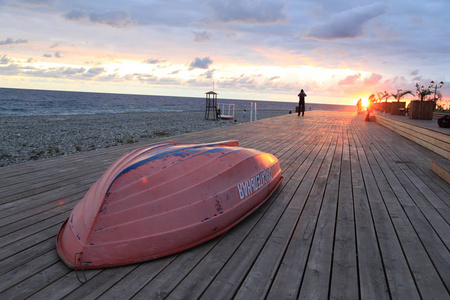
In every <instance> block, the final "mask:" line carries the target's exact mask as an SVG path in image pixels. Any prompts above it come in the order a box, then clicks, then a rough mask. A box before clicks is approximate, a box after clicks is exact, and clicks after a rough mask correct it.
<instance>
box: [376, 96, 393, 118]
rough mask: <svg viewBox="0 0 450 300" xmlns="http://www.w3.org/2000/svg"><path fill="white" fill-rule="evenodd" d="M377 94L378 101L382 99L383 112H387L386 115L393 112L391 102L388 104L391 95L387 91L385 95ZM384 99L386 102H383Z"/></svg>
mask: <svg viewBox="0 0 450 300" xmlns="http://www.w3.org/2000/svg"><path fill="white" fill-rule="evenodd" d="M377 94H378V99H380V102H381V103H382V104H381V111H382V112H385V113H390V112H391V102H387V101H388V99H389V98H390V97H391V95H390V94H389V93H388V92H386V91H384V93H383V92H381V93H377ZM383 99H385V100H386V101H385V102H382V101H383Z"/></svg>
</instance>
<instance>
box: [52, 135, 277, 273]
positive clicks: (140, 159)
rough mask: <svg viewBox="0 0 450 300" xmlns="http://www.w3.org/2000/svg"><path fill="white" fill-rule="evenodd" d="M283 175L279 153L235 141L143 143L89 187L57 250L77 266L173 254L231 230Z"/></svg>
mask: <svg viewBox="0 0 450 300" xmlns="http://www.w3.org/2000/svg"><path fill="white" fill-rule="evenodd" d="M281 179H282V177H281V170H280V166H279V163H278V159H277V158H276V157H275V156H273V155H271V154H269V153H262V152H260V151H257V150H253V149H246V148H240V147H238V145H237V141H231V142H222V143H217V144H174V143H169V144H155V145H151V146H148V147H145V148H141V149H138V150H135V151H133V152H131V153H129V154H126V155H124V156H123V157H121V158H120V159H119V160H118V161H116V162H115V163H114V164H113V165H112V166H111V167H110V168H109V169H108V170H107V171H106V172H105V173H104V174H103V175H102V176H101V177H100V179H99V180H98V181H97V182H96V183H95V184H94V185H93V186H92V187H91V188H90V189H89V191H88V192H87V194H86V196H85V197H84V199H83V200H82V201H80V202H79V203H78V204H77V206H76V207H75V208H74V209H73V211H72V213H71V215H70V217H69V218H68V220H67V221H66V222H65V223H64V224H63V225H62V227H61V229H60V230H59V232H58V236H57V250H58V253H59V255H60V257H61V259H62V260H63V261H64V262H65V263H66V264H67V265H68V266H69V267H71V268H74V269H94V268H105V267H112V266H119V265H126V264H131V263H136V262H141V261H146V260H151V259H155V258H158V257H162V256H166V255H169V254H173V253H176V252H179V251H182V250H185V249H188V248H191V247H193V246H196V245H198V244H200V243H203V242H205V241H207V240H209V239H212V238H214V237H216V236H217V235H220V234H221V233H223V232H225V231H227V230H229V229H230V228H231V227H233V226H234V225H236V224H237V223H239V222H240V221H241V220H242V219H244V218H245V217H246V216H247V215H248V214H250V213H251V212H252V211H254V210H255V209H256V208H257V207H259V206H260V205H261V204H262V203H263V202H264V201H265V200H266V199H267V198H268V197H269V196H270V195H271V193H272V192H273V191H274V190H275V189H276V187H277V186H278V185H279V183H280V181H281Z"/></svg>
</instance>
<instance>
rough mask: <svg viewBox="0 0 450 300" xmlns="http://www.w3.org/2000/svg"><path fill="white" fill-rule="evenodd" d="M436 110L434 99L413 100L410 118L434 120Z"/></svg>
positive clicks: (410, 107)
mask: <svg viewBox="0 0 450 300" xmlns="http://www.w3.org/2000/svg"><path fill="white" fill-rule="evenodd" d="M433 110H434V101H420V100H414V101H411V105H410V106H409V118H410V119H420V120H432V119H433Z"/></svg>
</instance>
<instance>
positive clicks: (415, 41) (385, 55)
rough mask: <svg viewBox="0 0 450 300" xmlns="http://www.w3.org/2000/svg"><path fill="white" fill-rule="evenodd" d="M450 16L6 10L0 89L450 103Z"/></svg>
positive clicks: (320, 3)
mask: <svg viewBox="0 0 450 300" xmlns="http://www.w3.org/2000/svg"><path fill="white" fill-rule="evenodd" d="M449 12H450V1H449V0H428V1H419V0H380V1H366V0H342V1H335V0H311V1H309V0H303V1H302V0H297V1H276V0H266V1H263V0H239V1H232V0H204V1H201V0H171V1H167V0H126V1H121V0H114V1H112V0H110V1H104V0H95V1H92V0H77V1H59V0H15V1H13V0H0V28H2V30H0V87H6V88H29V89H50V90H69V91H91V92H111V93H124V94H144V95H168V96H188V97H204V93H205V92H207V91H210V90H212V89H214V91H216V92H217V93H218V94H219V99H220V98H226V99H245V100H275V101H288V102H295V101H298V97H297V94H298V93H299V91H300V89H304V90H305V92H306V94H307V95H308V96H307V101H309V102H311V103H330V104H355V103H356V101H357V100H358V99H359V98H367V97H369V95H370V94H372V93H378V92H384V91H387V92H388V93H391V94H392V93H393V94H395V93H397V91H398V90H399V89H401V90H402V91H408V90H410V91H412V92H413V93H415V91H416V87H415V86H416V83H417V84H419V86H422V85H423V86H425V88H427V87H428V86H429V84H430V81H434V82H436V83H439V82H440V81H443V82H444V85H443V86H442V88H438V89H437V92H438V93H441V94H442V96H443V98H444V99H449V98H450V97H449V96H450V82H449V80H450V55H449V53H450V13H449ZM433 91H434V89H433ZM413 98H414V97H413V96H410V95H407V96H406V97H405V98H404V99H405V100H410V99H413ZM391 99H392V98H391ZM449 105H450V103H449Z"/></svg>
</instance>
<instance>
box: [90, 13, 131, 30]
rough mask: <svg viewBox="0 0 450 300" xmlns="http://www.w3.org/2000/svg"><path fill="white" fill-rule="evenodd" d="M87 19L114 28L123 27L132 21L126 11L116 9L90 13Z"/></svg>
mask: <svg viewBox="0 0 450 300" xmlns="http://www.w3.org/2000/svg"><path fill="white" fill-rule="evenodd" d="M89 20H90V21H91V22H93V23H100V24H105V25H109V26H112V27H116V28H123V27H126V26H128V25H130V24H132V23H133V22H132V21H131V17H130V14H129V13H128V12H126V11H118V10H117V11H105V12H95V13H91V14H90V15H89Z"/></svg>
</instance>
